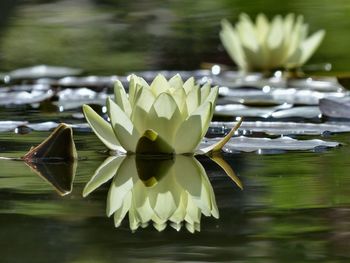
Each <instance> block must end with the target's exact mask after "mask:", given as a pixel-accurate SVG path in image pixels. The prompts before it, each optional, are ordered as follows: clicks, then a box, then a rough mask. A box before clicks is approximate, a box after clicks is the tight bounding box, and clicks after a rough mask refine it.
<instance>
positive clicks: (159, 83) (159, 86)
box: [151, 74, 170, 97]
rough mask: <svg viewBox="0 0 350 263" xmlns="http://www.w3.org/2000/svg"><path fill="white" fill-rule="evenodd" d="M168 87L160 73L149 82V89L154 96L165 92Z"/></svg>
mask: <svg viewBox="0 0 350 263" xmlns="http://www.w3.org/2000/svg"><path fill="white" fill-rule="evenodd" d="M169 89H170V85H169V83H168V81H167V80H166V78H165V77H164V76H163V75H162V74H158V75H157V77H155V78H154V80H153V82H152V83H151V90H152V92H153V94H154V96H156V97H157V96H158V95H159V94H161V93H163V92H167V91H168V90H169Z"/></svg>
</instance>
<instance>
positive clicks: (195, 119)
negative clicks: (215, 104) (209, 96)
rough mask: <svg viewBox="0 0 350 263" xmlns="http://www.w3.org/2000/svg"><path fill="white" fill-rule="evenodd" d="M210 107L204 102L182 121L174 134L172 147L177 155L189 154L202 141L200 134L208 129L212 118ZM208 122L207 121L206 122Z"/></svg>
mask: <svg viewBox="0 0 350 263" xmlns="http://www.w3.org/2000/svg"><path fill="white" fill-rule="evenodd" d="M212 113H213V111H212V105H211V103H210V102H206V103H204V104H202V105H201V106H200V107H198V108H197V110H196V111H194V112H193V113H192V115H191V116H190V117H189V118H188V119H187V120H186V121H184V122H183V123H182V124H181V126H180V127H179V129H178V130H177V132H176V135H175V140H174V147H175V151H176V153H177V154H183V153H191V152H193V151H194V149H196V147H197V146H198V144H199V143H200V141H201V139H202V137H203V136H202V134H203V133H205V132H206V130H205V128H206V129H208V127H207V126H208V122H210V116H212ZM208 120H209V121H208Z"/></svg>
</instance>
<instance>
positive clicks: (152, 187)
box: [83, 155, 241, 233]
mask: <svg viewBox="0 0 350 263" xmlns="http://www.w3.org/2000/svg"><path fill="white" fill-rule="evenodd" d="M217 158H219V157H217ZM231 170H232V169H231ZM112 178H113V181H112V183H111V186H110V188H109V192H108V196H107V209H106V210H107V211H106V213H107V216H111V215H114V223H115V226H116V227H119V226H120V224H121V222H122V221H123V219H124V218H125V217H126V214H127V213H128V218H129V226H130V229H131V230H132V231H135V230H137V229H138V228H139V227H142V228H144V227H147V226H148V225H149V224H153V226H154V227H155V228H156V229H157V230H158V231H162V230H164V229H165V228H166V226H167V224H169V225H170V226H171V227H173V228H174V229H176V230H177V231H179V230H180V229H181V227H182V226H183V225H184V226H185V227H186V229H187V230H188V231H190V232H192V233H193V232H195V231H200V220H201V216H202V214H203V215H205V216H213V217H215V218H219V212H218V208H217V205H216V200H215V195H214V191H213V188H212V186H211V184H210V181H209V179H208V176H207V174H206V171H205V169H204V168H203V166H202V165H201V164H200V162H199V161H197V160H196V159H195V158H194V157H192V156H184V155H176V156H171V157H169V156H167V157H163V158H158V159H153V158H146V157H144V156H136V155H127V156H111V157H108V158H107V159H106V160H105V161H104V162H103V163H102V164H101V165H100V167H99V168H98V169H97V170H96V172H95V174H94V175H93V177H92V178H91V179H90V181H89V182H88V183H87V184H86V186H85V188H84V192H83V196H84V197H85V196H87V195H89V194H90V193H91V192H93V191H94V190H95V189H97V188H98V187H99V186H101V185H102V184H103V183H106V182H107V181H109V180H110V179H112ZM231 178H232V177H231ZM237 182H238V183H237ZM236 183H237V184H238V185H239V186H240V187H241V183H240V182H239V180H238V178H237V181H236ZM168 221H169V222H168Z"/></svg>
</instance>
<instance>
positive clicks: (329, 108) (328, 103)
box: [320, 97, 350, 119]
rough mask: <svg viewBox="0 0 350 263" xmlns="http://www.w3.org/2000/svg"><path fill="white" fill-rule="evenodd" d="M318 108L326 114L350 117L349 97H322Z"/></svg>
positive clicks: (335, 116) (336, 116) (334, 116)
mask: <svg viewBox="0 0 350 263" xmlns="http://www.w3.org/2000/svg"><path fill="white" fill-rule="evenodd" d="M320 109H321V112H322V114H324V115H326V116H329V117H333V118H346V119H350V97H345V98H341V99H340V98H327V99H322V100H320Z"/></svg>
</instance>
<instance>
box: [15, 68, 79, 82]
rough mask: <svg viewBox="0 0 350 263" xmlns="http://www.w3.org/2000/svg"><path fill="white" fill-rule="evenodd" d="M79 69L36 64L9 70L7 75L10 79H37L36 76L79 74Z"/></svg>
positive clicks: (60, 76) (58, 76)
mask: <svg viewBox="0 0 350 263" xmlns="http://www.w3.org/2000/svg"><path fill="white" fill-rule="evenodd" d="M81 73H82V70H81V69H76V68H67V67H56V66H48V65H38V66H33V67H28V68H21V69H16V70H14V71H11V72H10V73H9V74H8V75H9V76H10V78H11V79H38V78H48V77H50V78H62V77H65V76H73V75H79V74H81Z"/></svg>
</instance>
